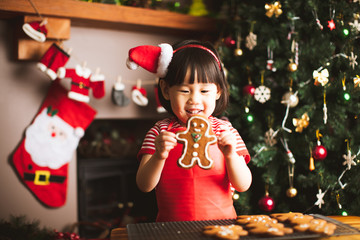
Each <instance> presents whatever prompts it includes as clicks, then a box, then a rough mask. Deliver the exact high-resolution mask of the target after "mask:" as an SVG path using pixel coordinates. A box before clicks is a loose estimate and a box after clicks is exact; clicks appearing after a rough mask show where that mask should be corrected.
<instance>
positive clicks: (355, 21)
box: [349, 19, 360, 32]
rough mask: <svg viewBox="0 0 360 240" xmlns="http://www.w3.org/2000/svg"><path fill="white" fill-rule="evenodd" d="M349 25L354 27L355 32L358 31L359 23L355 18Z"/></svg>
mask: <svg viewBox="0 0 360 240" xmlns="http://www.w3.org/2000/svg"><path fill="white" fill-rule="evenodd" d="M349 25H350V26H351V27H352V28H354V29H355V31H356V32H360V23H359V21H358V20H357V19H355V20H354V22H351V23H349Z"/></svg>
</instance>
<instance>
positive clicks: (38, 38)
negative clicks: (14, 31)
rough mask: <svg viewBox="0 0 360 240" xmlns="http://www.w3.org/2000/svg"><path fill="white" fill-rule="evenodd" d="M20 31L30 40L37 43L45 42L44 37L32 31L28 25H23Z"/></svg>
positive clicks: (34, 30)
mask: <svg viewBox="0 0 360 240" xmlns="http://www.w3.org/2000/svg"><path fill="white" fill-rule="evenodd" d="M22 29H23V30H24V32H25V33H26V34H27V35H28V36H29V37H31V38H32V39H34V40H36V41H38V42H45V40H46V35H45V34H44V33H42V32H39V31H37V30H36V29H34V28H33V27H32V26H31V25H30V24H29V23H25V24H24V25H23V26H22Z"/></svg>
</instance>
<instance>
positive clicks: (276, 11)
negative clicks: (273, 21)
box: [265, 1, 282, 18]
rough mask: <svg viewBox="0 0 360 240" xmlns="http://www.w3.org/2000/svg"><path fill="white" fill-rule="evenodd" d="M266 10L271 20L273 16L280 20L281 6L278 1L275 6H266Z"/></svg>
mask: <svg viewBox="0 0 360 240" xmlns="http://www.w3.org/2000/svg"><path fill="white" fill-rule="evenodd" d="M265 10H266V13H265V15H266V16H267V17H269V18H271V17H272V16H273V15H275V17H276V18H278V17H279V16H280V15H281V14H282V10H281V4H280V2H278V1H276V2H274V3H273V4H268V3H267V4H265Z"/></svg>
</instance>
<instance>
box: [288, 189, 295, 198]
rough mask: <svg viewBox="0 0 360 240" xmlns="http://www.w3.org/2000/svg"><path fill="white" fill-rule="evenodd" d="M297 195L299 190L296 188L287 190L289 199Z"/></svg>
mask: <svg viewBox="0 0 360 240" xmlns="http://www.w3.org/2000/svg"><path fill="white" fill-rule="evenodd" d="M296 195H297V189H296V188H294V187H290V188H289V189H288V190H286V196H288V197H289V198H293V197H295V196H296Z"/></svg>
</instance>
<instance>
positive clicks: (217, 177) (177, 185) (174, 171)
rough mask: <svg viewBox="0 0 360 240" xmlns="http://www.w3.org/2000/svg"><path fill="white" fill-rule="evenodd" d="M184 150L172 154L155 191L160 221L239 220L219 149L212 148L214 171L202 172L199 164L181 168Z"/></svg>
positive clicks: (179, 146) (167, 160) (210, 148)
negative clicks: (179, 162)
mask: <svg viewBox="0 0 360 240" xmlns="http://www.w3.org/2000/svg"><path fill="white" fill-rule="evenodd" d="M171 126H172V124H170V125H169V130H168V131H171V132H177V131H179V130H180V129H179V128H172V129H170V128H171ZM182 129H183V128H182ZM182 149H183V144H181V143H178V144H177V145H176V146H175V147H174V148H173V149H172V150H171V151H170V153H169V157H168V158H167V159H166V161H165V165H164V168H163V171H162V174H161V177H160V181H159V183H158V185H157V186H156V188H155V192H156V198H157V204H158V209H159V210H158V216H157V219H156V221H157V222H165V221H196V220H212V219H230V218H236V212H235V208H234V206H233V200H232V190H231V185H230V181H229V179H228V176H227V171H226V165H225V159H224V156H223V154H222V152H221V151H220V149H219V148H218V145H217V144H213V145H210V146H209V153H210V156H211V158H212V159H213V160H214V163H213V167H212V168H211V169H202V168H200V167H199V166H198V165H197V164H196V165H195V166H194V167H192V168H189V169H185V168H181V167H179V165H178V159H179V158H180V156H181V154H182ZM140 153H141V151H140ZM246 153H247V150H246ZM245 155H246V158H245V159H248V160H250V159H249V158H250V157H249V155H248V153H247V154H245Z"/></svg>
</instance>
